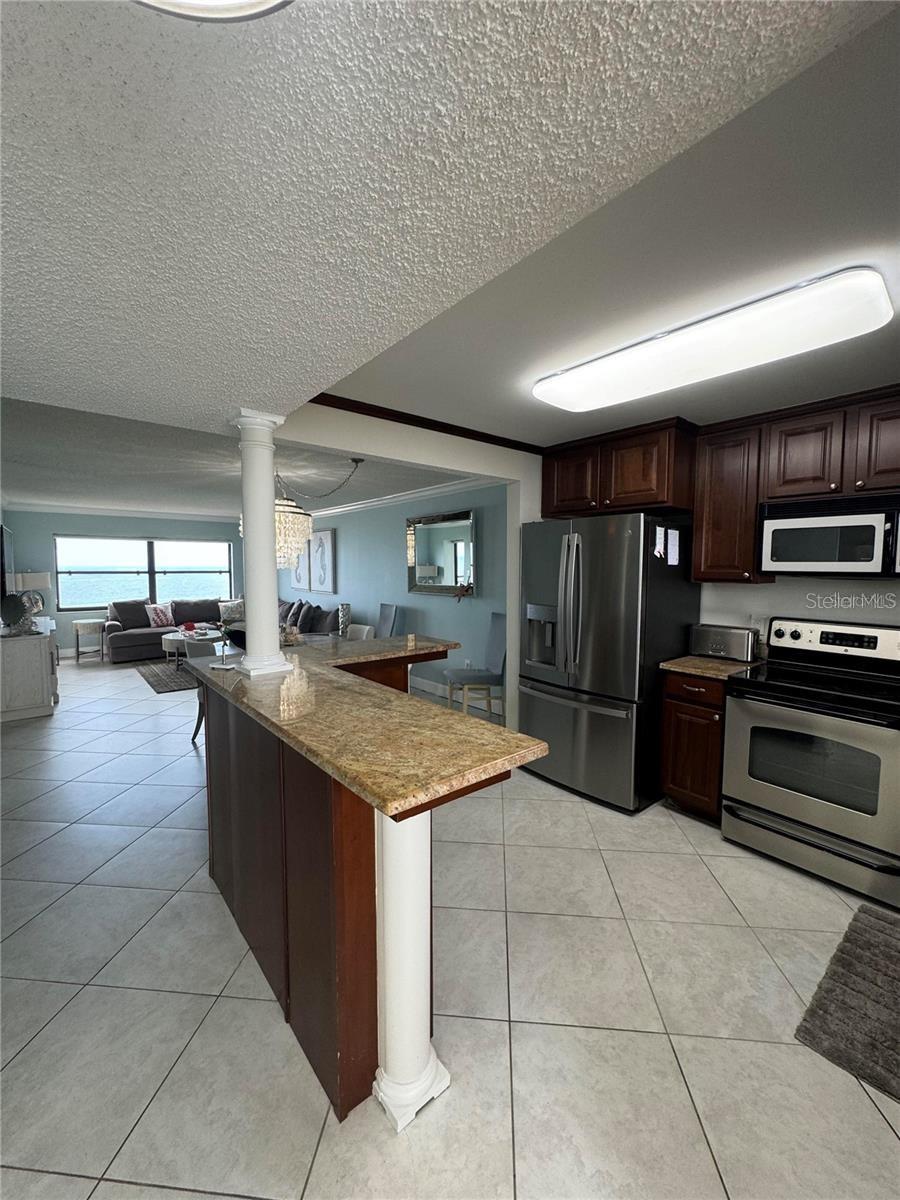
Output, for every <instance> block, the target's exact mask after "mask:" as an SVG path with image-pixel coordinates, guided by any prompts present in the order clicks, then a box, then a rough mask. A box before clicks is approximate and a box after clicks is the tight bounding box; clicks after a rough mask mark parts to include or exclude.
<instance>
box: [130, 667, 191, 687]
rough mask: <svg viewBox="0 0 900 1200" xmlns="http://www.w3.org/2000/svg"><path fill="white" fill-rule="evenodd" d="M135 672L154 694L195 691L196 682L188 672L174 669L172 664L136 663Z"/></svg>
mask: <svg viewBox="0 0 900 1200" xmlns="http://www.w3.org/2000/svg"><path fill="white" fill-rule="evenodd" d="M137 671H138V674H139V675H140V677H141V678H142V679H146V681H147V682H148V683H149V684H150V686H151V687H152V688H153V690H154V692H193V691H196V689H197V680H196V678H195V677H194V676H193V675H192V674H191V673H190V671H186V670H185V669H184V668H183V667H181V668H179V669H176V667H175V665H174V663H168V662H147V663H138V664H137Z"/></svg>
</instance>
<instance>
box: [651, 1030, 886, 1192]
mask: <svg viewBox="0 0 900 1200" xmlns="http://www.w3.org/2000/svg"><path fill="white" fill-rule="evenodd" d="M672 1040H673V1043H674V1045H675V1050H676V1052H677V1054H678V1057H679V1060H680V1061H681V1065H682V1068H683V1070H684V1074H685V1078H686V1079H687V1082H688V1086H689V1087H690V1089H691V1094H692V1096H693V1098H694V1102H695V1104H696V1105H697V1110H698V1112H699V1113H700V1117H701V1120H702V1121H703V1123H704V1125H705V1127H706V1131H707V1135H708V1136H709V1140H710V1145H711V1146H712V1150H713V1153H714V1154H715V1156H716V1161H717V1162H718V1164H719V1169H720V1170H721V1172H722V1177H723V1179H724V1180H725V1186H726V1187H727V1188H728V1193H729V1195H730V1196H731V1197H732V1200H758V1198H759V1197H761V1196H765V1197H778V1198H779V1200H781V1198H782V1197H784V1198H788V1197H789V1198H790V1200H837V1198H838V1197H839V1198H840V1200H896V1195H897V1181H898V1179H900V1141H898V1140H897V1137H896V1136H895V1135H894V1133H893V1132H892V1130H891V1129H890V1128H889V1127H888V1125H887V1123H886V1122H885V1121H884V1120H883V1118H882V1117H881V1115H880V1114H879V1113H878V1112H877V1111H876V1109H875V1107H874V1106H873V1105H872V1103H871V1102H870V1100H869V1099H868V1097H867V1096H866V1094H865V1092H864V1091H863V1089H862V1088H861V1087H860V1085H859V1084H858V1083H857V1081H856V1080H855V1079H854V1078H853V1076H852V1075H848V1074H847V1073H846V1072H845V1071H842V1070H840V1069H839V1068H838V1067H835V1066H833V1065H832V1064H831V1063H829V1062H826V1060H825V1059H824V1058H821V1057H820V1056H819V1055H818V1054H814V1053H813V1052H812V1051H811V1050H808V1049H807V1048H806V1047H805V1046H797V1045H795V1046H788V1045H784V1046H777V1045H769V1044H765V1043H762V1042H736V1041H722V1040H718V1039H715V1038H689V1037H674V1038H673V1039H672Z"/></svg>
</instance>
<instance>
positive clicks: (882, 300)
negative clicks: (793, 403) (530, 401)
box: [532, 267, 894, 412]
mask: <svg viewBox="0 0 900 1200" xmlns="http://www.w3.org/2000/svg"><path fill="white" fill-rule="evenodd" d="M893 315H894V308H893V305H892V304H891V298H890V296H889V295H888V290H887V288H886V287H885V283H884V280H883V279H882V277H881V275H880V274H879V273H878V272H877V271H876V270H874V269H873V268H872V267H851V268H850V269H849V270H846V271H838V272H836V273H835V274H834V275H826V276H825V277H824V278H822V279H816V280H813V281H812V282H811V283H801V284H798V285H797V286H796V287H792V288H789V289H788V290H787V291H784V292H778V293H777V294H776V295H774V296H766V297H765V298H764V299H762V300H754V301H751V302H750V303H749V304H743V305H741V306H740V307H739V308H732V309H729V310H728V311H727V312H723V313H718V314H717V315H715V316H712V317H706V318H705V319H703V320H700V321H696V322H694V323H693V324H691V325H682V326H681V327H679V328H678V329H672V330H669V331H668V332H666V333H660V334H657V335H656V336H654V337H651V338H648V339H647V340H646V341H642V342H637V343H635V344H634V345H631V346H625V347H623V348H622V349H621V350H614V351H612V353H610V354H605V355H604V356H603V357H602V358H594V359H591V361H590V362H586V363H581V364H580V365H579V366H575V367H569V368H567V369H566V370H564V371H558V372H557V373H556V374H555V375H548V376H547V377H546V378H545V379H539V380H538V381H537V383H536V384H535V385H534V387H533V388H532V395H533V396H535V397H536V399H538V400H543V401H544V402H545V403H546V404H554V405H555V406H556V407H557V408H566V409H568V410H569V411H570V412H587V411H588V410H590V409H594V408H608V407H609V406H610V405H613V404H622V403H624V402H625V401H626V400H637V399H638V397H640V396H653V395H656V394H657V393H659V392H669V391H671V390H672V389H673V388H680V387H684V386H685V385H686V384H689V383H699V382H700V381H701V380H703V379H714V378H715V377H716V376H718V375H730V374H731V373H732V372H733V371H744V370H746V369H747V367H758V366H760V365H761V364H762V363H767V362H775V361H776V360H777V359H779V358H790V357H792V355H794V354H805V353H806V352H807V351H808V350H817V349H819V347H821V346H832V345H834V343H835V342H843V341H845V340H846V339H847V338H854V337H859V335H860V334H863V333H871V332H872V330H873V329H880V328H881V326H882V325H886V324H887V323H888V321H890V320H891V318H892V317H893Z"/></svg>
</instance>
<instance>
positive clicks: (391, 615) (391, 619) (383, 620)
mask: <svg viewBox="0 0 900 1200" xmlns="http://www.w3.org/2000/svg"><path fill="white" fill-rule="evenodd" d="M397 611H398V610H397V605H396V604H382V605H381V607H380V608H379V610H378V621H377V622H376V624H375V636H376V637H377V638H388V637H392V636H393V633H394V628H395V626H396V624H397Z"/></svg>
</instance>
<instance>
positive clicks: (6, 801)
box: [0, 777, 57, 816]
mask: <svg viewBox="0 0 900 1200" xmlns="http://www.w3.org/2000/svg"><path fill="white" fill-rule="evenodd" d="M56 786H57V784H55V783H54V782H53V780H52V779H15V778H12V777H8V778H6V779H4V780H3V782H2V783H0V809H2V811H3V815H4V816H6V815H7V813H12V812H15V811H16V810H18V809H19V808H21V807H22V805H23V804H27V803H28V802H29V801H30V800H34V799H35V798H36V797H37V796H43V795H44V793H45V792H49V791H52V790H53V788H55V787H56Z"/></svg>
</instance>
